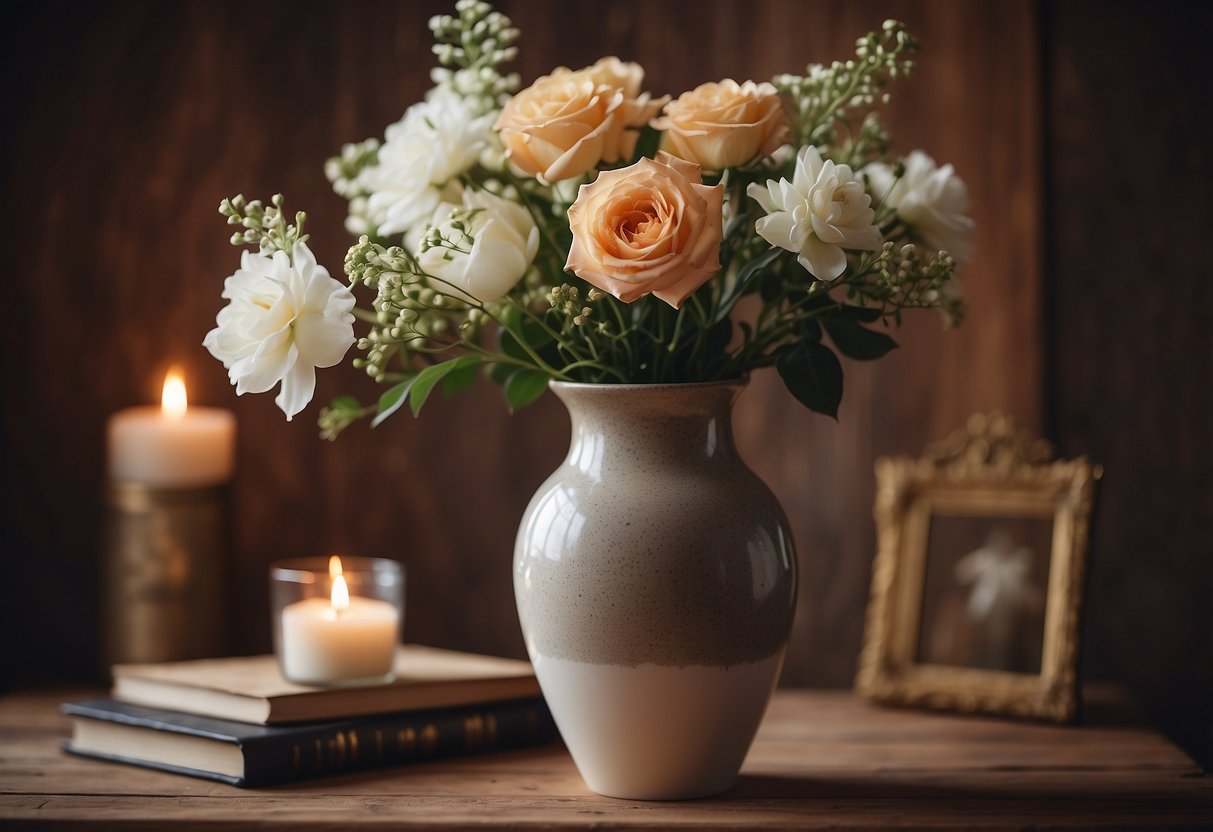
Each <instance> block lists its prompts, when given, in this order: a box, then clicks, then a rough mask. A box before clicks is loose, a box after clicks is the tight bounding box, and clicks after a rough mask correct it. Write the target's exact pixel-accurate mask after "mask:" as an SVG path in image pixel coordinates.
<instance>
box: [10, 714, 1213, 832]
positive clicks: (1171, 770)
mask: <svg viewBox="0 0 1213 832" xmlns="http://www.w3.org/2000/svg"><path fill="white" fill-rule="evenodd" d="M79 695H87V694H79ZM65 698H79V696H74V695H73V694H67V695H66V696H65V694H63V693H59V694H46V693H42V694H20V695H12V696H9V697H6V698H4V699H0V826H3V827H5V828H13V829H33V828H50V827H54V828H76V827H86V828H90V829H148V830H151V829H157V830H159V829H173V830H190V829H208V830H214V829H228V828H233V829H235V828H248V827H254V826H255V827H256V828H258V829H290V830H298V832H306V830H313V829H325V830H328V829H351V828H356V829H363V828H366V829H392V830H400V829H414V828H436V827H445V828H467V827H482V826H503V827H529V828H566V827H567V828H589V827H598V828H602V827H621V826H629V827H642V828H653V827H683V828H703V827H717V828H745V829H754V828H799V829H889V828H896V829H938V828H945V829H946V828H952V829H1022V828H1027V827H1030V828H1033V829H1047V828H1064V829H1070V828H1098V829H1136V828H1142V829H1186V828H1193V829H1202V828H1203V829H1211V828H1213V778H1210V777H1209V776H1208V775H1206V774H1204V773H1203V772H1202V771H1201V770H1200V769H1199V768H1198V767H1197V766H1196V765H1195V764H1194V763H1193V762H1192V761H1191V760H1190V759H1189V758H1188V757H1187V756H1185V755H1184V754H1183V753H1182V752H1181V751H1179V750H1178V749H1177V748H1176V747H1175V746H1173V745H1171V744H1170V743H1169V742H1167V741H1166V740H1165V739H1163V738H1162V737H1161V736H1160V735H1158V734H1157V733H1155V732H1154V731H1151V730H1148V729H1143V728H1140V727H1134V726H1132V725H1123V724H1121V725H1117V724H1110V723H1109V724H1096V725H1087V726H1083V727H1075V728H1059V727H1051V726H1043V725H1033V724H1025V723H1018V722H1011V721H1005V720H998V719H986V718H974V717H958V716H946V715H937V714H929V713H922V712H917V711H904V710H888V709H882V708H876V707H872V706H869V705H866V704H864V703H862V702H860V701H858V700H857V699H855V698H854V697H853V696H852V695H851V694H849V693H845V692H832V691H831V692H825V691H780V692H778V693H777V694H776V695H775V699H774V701H773V702H772V704H771V708H770V711H769V712H768V714H767V718H766V721H765V722H764V723H763V726H762V729H761V730H760V731H759V734H758V738H757V740H756V741H755V743H754V747H753V749H752V750H751V751H750V755H749V757H748V758H747V760H746V763H745V767H744V768H743V769H742V774H741V778H740V780H739V781H738V784H737V786H736V787H734V788H733V790H732V791H730V792H728V793H726V794H724V795H722V796H720V797H716V798H709V799H706V800H696V801H689V802H683V803H658V802H642V801H627V800H614V799H611V798H606V797H600V796H598V795H595V794H593V793H591V792H589V791H588V790H587V789H586V787H585V785H584V784H583V783H582V782H581V779H580V777H579V776H578V775H577V771H576V769H574V767H573V763H572V761H571V760H570V758H569V756H568V754H567V753H566V752H565V750H564V749H563V748H562V747H561V746H558V745H555V746H548V747H544V748H538V749H530V750H526V751H515V752H504V753H498V754H492V755H484V756H479V757H468V758H463V759H456V760H447V761H442V762H435V763H428V764H425V765H417V766H411V767H405V768H397V769H387V770H380V771H374V772H364V773H359V774H349V775H343V776H339V777H330V778H326V779H322V780H313V781H307V782H304V783H300V784H298V785H295V786H290V787H279V788H274V789H260V790H243V789H236V788H232V787H229V786H223V785H220V784H217V783H211V782H208V781H205V780H195V779H192V778H188V777H179V776H175V775H171V774H163V773H159V772H154V771H147V770H144V769H139V768H133V767H129V766H123V765H115V764H107V763H101V762H96V761H92V760H85V759H80V758H77V757H72V756H69V755H67V754H64V753H63V752H62V751H61V750H60V743H61V742H62V740H63V739H64V738H65V737H66V736H67V734H68V730H69V724H68V720H67V719H66V718H65V717H63V716H61V715H59V713H58V712H57V710H56V708H57V705H58V703H59V702H61V701H63V700H64V699H65Z"/></svg>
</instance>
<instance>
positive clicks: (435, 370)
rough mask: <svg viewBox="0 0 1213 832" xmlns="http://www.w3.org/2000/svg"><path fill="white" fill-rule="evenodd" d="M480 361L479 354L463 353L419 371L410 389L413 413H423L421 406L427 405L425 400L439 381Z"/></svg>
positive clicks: (410, 404)
mask: <svg viewBox="0 0 1213 832" xmlns="http://www.w3.org/2000/svg"><path fill="white" fill-rule="evenodd" d="M479 363H480V357H479V356H476V355H463V356H460V357H459V358H456V359H453V360H451V361H444V362H442V363H441V364H433V365H431V366H429V367H426V368H425V369H424V370H422V371H421V372H420V373H418V374H417V378H415V379H413V386H412V389H411V390H410V391H409V407H411V408H412V409H413V415H414V416H416V415H417V414H419V413H421V408H422V407H424V406H425V400H426V399H428V398H429V397H430V393H431V392H433V390H434V387H435V386H436V385H437V384H438V382H440V381H442V380H443V379H444V378H446V377H447V375H449V374H450V373H453V372H455V371H456V370H460V369H462V368H464V367H467V366H469V365H471V366H475V365H476V364H479Z"/></svg>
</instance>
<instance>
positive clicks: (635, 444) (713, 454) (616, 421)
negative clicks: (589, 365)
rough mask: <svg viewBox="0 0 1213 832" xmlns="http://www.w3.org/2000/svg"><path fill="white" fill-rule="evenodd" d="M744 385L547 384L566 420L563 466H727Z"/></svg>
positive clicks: (732, 454) (598, 469) (595, 470)
mask: <svg viewBox="0 0 1213 832" xmlns="http://www.w3.org/2000/svg"><path fill="white" fill-rule="evenodd" d="M743 386H744V383H743V382H722V383H719V384H653V385H643V384H627V385H622V384H621V385H614V384H601V385H595V384H560V383H554V384H553V385H552V389H553V390H554V391H555V393H556V395H557V396H559V397H560V399H561V401H563V402H564V404H565V406H566V407H567V408H568V411H569V416H570V419H571V420H572V428H573V436H572V444H571V446H570V448H569V456H568V460H567V464H570V465H572V466H573V467H576V468H578V469H581V470H583V471H585V472H586V473H590V474H593V473H600V472H601V471H602V470H604V469H605V468H608V467H610V468H616V467H620V466H623V467H636V466H643V467H650V466H686V465H703V464H727V463H732V462H734V461H735V460H736V459H737V454H736V451H735V448H734V444H733V431H732V410H733V402H734V400H735V399H736V398H737V395H738V393H740V391H741V389H742V388H743Z"/></svg>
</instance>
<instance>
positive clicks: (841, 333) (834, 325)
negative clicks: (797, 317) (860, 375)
mask: <svg viewBox="0 0 1213 832" xmlns="http://www.w3.org/2000/svg"><path fill="white" fill-rule="evenodd" d="M820 320H821V325H822V326H824V327H825V330H826V332H827V333H829V335H830V340H831V341H833V342H834V346H835V347H837V348H838V351H839V352H840V353H842V354H843V355H845V356H847V357H848V358H854V359H856V360H858V361H873V360H875V359H877V358H880V357H881V356H883V355H884V354H885V353H887V352H888V351H889V350H893V349H896V348H897V342H896V341H894V340H893V339H892V338H890V337H889V336H888V335H885V334H884V333H883V332H877V331H875V330H872V329H868V328H867V327H863V326H860V325H859V323H858V322H857V321H855V320H853V319H851V318H835V317H823V318H821V319H820Z"/></svg>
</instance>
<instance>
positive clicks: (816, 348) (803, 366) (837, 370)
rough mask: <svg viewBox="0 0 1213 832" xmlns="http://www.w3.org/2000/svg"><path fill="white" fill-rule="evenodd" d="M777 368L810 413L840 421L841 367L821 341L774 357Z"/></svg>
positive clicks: (800, 344) (804, 343)
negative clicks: (822, 414) (813, 412)
mask: <svg viewBox="0 0 1213 832" xmlns="http://www.w3.org/2000/svg"><path fill="white" fill-rule="evenodd" d="M775 368H776V369H777V370H778V371H779V377H780V378H782V379H783V383H784V385H785V386H786V387H787V388H788V392H790V393H791V394H792V395H793V396H795V397H796V399H797V400H798V401H799V402H800V403H801V404H803V405H804V406H805V407H807V408H808V409H809V410H812V411H815V412H817V413H824V414H825V415H826V416H830V417H831V418H834V419H837V418H838V404H839V402H841V401H842V365H841V364H839V363H838V356H836V355H834V353H833V351H832V350H831V349H830V348H829V347H827V346H825V345H824V344H822V343H820V342H818V341H797V342H796V343H794V344H789V345H787V346H786V347H782V348H781V349H780V350H779V351H778V352H777V353H776V355H775Z"/></svg>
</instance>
